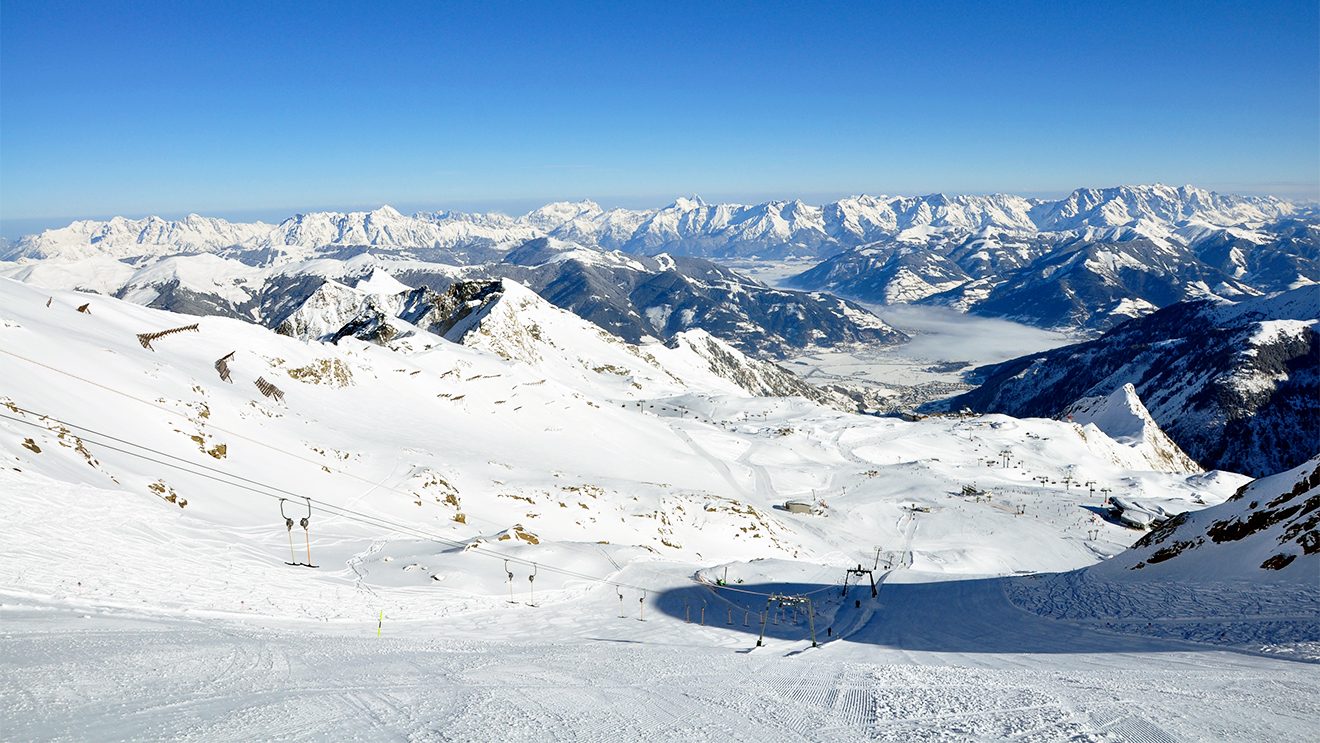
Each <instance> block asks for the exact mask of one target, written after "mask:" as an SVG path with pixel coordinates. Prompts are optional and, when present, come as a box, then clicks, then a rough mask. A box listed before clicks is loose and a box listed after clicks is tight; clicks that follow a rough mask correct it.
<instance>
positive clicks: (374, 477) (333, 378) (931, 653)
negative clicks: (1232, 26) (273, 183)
mask: <svg viewBox="0 0 1320 743" xmlns="http://www.w3.org/2000/svg"><path fill="white" fill-rule="evenodd" d="M509 294H511V295H513V296H512V298H511V299H510V304H507V305H505V306H503V307H495V308H487V310H488V311H487V310H483V312H486V314H484V315H482V317H481V318H478V320H480V321H479V322H477V324H476V326H475V327H477V328H478V329H479V328H481V327H484V328H486V330H487V332H485V333H482V332H470V333H467V334H466V335H464V337H463V340H462V343H454V342H450V341H448V340H445V339H443V338H441V337H439V336H435V335H431V334H429V333H426V332H424V331H420V330H419V331H415V332H412V331H410V333H409V334H408V335H406V337H403V338H402V339H401V340H398V341H397V342H395V343H393V344H387V345H391V346H392V347H386V346H382V345H375V344H371V343H367V342H364V341H361V340H358V339H356V338H352V337H347V338H344V339H343V340H341V341H340V343H339V344H338V345H331V344H327V343H320V342H315V341H306V340H300V339H297V338H292V337H287V336H281V335H277V334H275V333H273V332H271V331H269V330H266V329H264V328H261V327H259V326H256V325H252V324H249V323H245V322H242V321H240V320H234V319H226V318H215V317H202V318H198V317H195V316H189V315H176V314H172V313H168V312H163V311H159V310H154V309H149V308H146V307H141V306H137V305H134V304H130V303H128V302H124V301H119V300H114V299H110V298H107V297H103V296H95V295H87V294H80V293H77V292H65V291H55V292H50V291H44V290H41V289H39V288H36V287H34V286H31V285H26V284H22V283H19V282H16V281H11V280H8V279H0V457H2V459H0V462H2V463H3V464H2V466H0V497H3V501H2V502H3V504H4V505H3V508H4V513H3V520H2V522H0V523H3V526H2V527H0V544H2V545H3V547H0V671H2V673H0V731H3V737H5V738H12V739H15V740H45V739H61V740H64V739H68V740H82V739H97V740H121V739H134V740H140V739H198V740H251V739H297V740H302V739H362V740H393V739H407V740H583V739H585V740H649V739H656V738H659V737H662V736H663V737H676V738H679V739H685V740H757V741H764V740H796V739H806V740H903V741H909V740H969V739H971V740H1003V739H1016V740H1061V739H1071V740H1113V741H1122V740H1131V741H1169V740H1207V739H1228V740H1298V739H1305V738H1308V737H1312V736H1313V735H1314V733H1315V731H1316V730H1317V727H1318V726H1320V704H1317V702H1316V700H1317V699H1320V675H1317V674H1316V673H1315V666H1314V663H1312V662H1309V660H1311V659H1314V658H1315V657H1316V656H1317V654H1316V652H1315V647H1316V643H1317V642H1320V620H1317V609H1318V608H1320V602H1318V600H1317V593H1318V592H1317V591H1316V590H1310V589H1314V588H1315V582H1316V581H1315V578H1316V575H1317V573H1316V570H1315V568H1316V562H1315V556H1314V555H1306V556H1303V557H1300V558H1298V562H1297V563H1296V564H1295V565H1294V566H1293V567H1292V568H1290V570H1289V572H1288V573H1287V576H1286V577H1287V578H1288V579H1289V580H1290V581H1291V582H1284V583H1279V582H1278V580H1282V578H1279V576H1274V577H1275V579H1276V581H1275V587H1274V588H1267V589H1262V590H1261V591H1259V592H1257V591H1256V588H1255V586H1256V585H1257V584H1259V583H1264V582H1268V581H1264V580H1263V579H1262V580H1259V581H1256V580H1254V579H1253V576H1255V575H1256V574H1255V573H1251V572H1247V573H1245V574H1235V576H1234V580H1235V583H1234V584H1233V585H1234V586H1236V588H1231V587H1230V588H1222V587H1221V589H1220V594H1219V598H1220V599H1222V600H1223V601H1224V602H1225V605H1226V606H1231V607H1233V614H1232V616H1231V617H1223V616H1220V617H1218V620H1219V621H1220V623H1221V624H1223V623H1228V622H1232V623H1235V624H1242V623H1249V624H1251V625H1252V626H1253V627H1254V628H1255V630H1254V631H1252V632H1244V631H1223V632H1219V633H1216V632H1214V631H1213V628H1214V626H1215V624H1216V621H1217V620H1216V616H1213V615H1210V614H1205V615H1202V616H1201V617H1200V621H1199V623H1197V624H1196V626H1195V627H1194V628H1192V629H1190V630H1188V631H1186V632H1180V631H1178V630H1177V629H1176V627H1175V628H1174V629H1170V626H1171V623H1170V622H1169V621H1167V620H1169V619H1177V618H1178V616H1181V617H1183V618H1186V616H1187V615H1185V614H1184V615H1178V616H1169V615H1158V616H1157V615H1152V614H1149V611H1150V607H1151V606H1153V605H1156V604H1157V603H1158V602H1147V603H1146V604H1143V606H1144V607H1145V608H1144V609H1143V611H1147V614H1138V613H1132V614H1131V616H1129V617H1126V619H1133V618H1134V617H1135V618H1136V619H1133V621H1123V622H1117V621H1110V619H1112V618H1106V619H1105V620H1104V621H1090V620H1089V619H1088V618H1087V617H1083V616H1081V615H1079V614H1077V612H1074V613H1073V614H1068V612H1067V611H1058V612H1055V611H1052V610H1051V609H1050V608H1049V607H1050V606H1056V607H1064V608H1070V607H1074V604H1075V602H1074V599H1079V600H1080V599H1085V600H1087V601H1090V600H1092V597H1093V596H1094V594H1092V593H1085V592H1083V591H1081V590H1078V591H1074V592H1071V593H1070V592H1069V591H1068V590H1066V587H1064V588H1061V586H1063V585H1064V584H1061V583H1059V582H1058V581H1057V580H1055V579H1051V578H1036V577H1035V574H1038V573H1062V574H1063V575H1082V576H1087V575H1088V574H1089V571H1086V570H1081V572H1080V573H1075V572H1074V573H1070V572H1066V571H1078V570H1079V569H1083V568H1088V567H1089V566H1092V565H1096V564H1097V563H1099V564H1100V567H1108V564H1107V563H1103V562H1102V561H1104V560H1106V559H1108V558H1110V557H1113V556H1115V555H1119V554H1120V553H1123V551H1124V550H1125V549H1127V548H1128V547H1129V546H1130V545H1131V544H1132V543H1133V542H1134V541H1135V540H1136V539H1137V538H1138V537H1139V536H1141V533H1140V532H1136V531H1133V530H1130V529H1128V528H1126V527H1123V526H1121V525H1119V524H1118V523H1117V522H1116V521H1115V520H1113V519H1112V518H1111V517H1109V516H1108V514H1107V512H1106V510H1105V509H1104V507H1103V505H1102V501H1103V500H1104V499H1105V498H1106V497H1107V496H1110V495H1113V496H1119V497H1122V498H1125V499H1128V500H1137V501H1140V502H1141V503H1143V504H1148V505H1152V506H1158V507H1159V508H1161V509H1162V510H1164V511H1167V512H1169V513H1182V512H1185V511H1194V510H1199V509H1203V508H1206V507H1207V506H1214V505H1215V504H1221V503H1225V502H1226V501H1228V499H1229V498H1230V496H1232V495H1233V493H1234V492H1235V491H1237V490H1238V489H1239V488H1240V487H1241V486H1243V485H1244V484H1246V483H1247V482H1248V479H1247V478H1245V477H1242V476H1239V475H1234V474H1232V473H1225V472H1211V473H1194V474H1188V473H1185V472H1183V473H1179V472H1166V471H1161V470H1162V469H1170V468H1168V467H1160V466H1158V465H1159V461H1160V460H1159V457H1158V452H1156V453H1155V454H1149V452H1147V451H1146V449H1143V448H1142V447H1143V446H1146V447H1147V448H1149V446H1148V445H1149V444H1150V442H1152V441H1162V439H1159V436H1162V434H1160V433H1159V432H1158V428H1155V427H1154V423H1153V421H1150V420H1149V416H1143V415H1142V413H1143V412H1144V411H1143V410H1141V409H1138V408H1137V407H1136V405H1138V404H1139V402H1138V403H1133V404H1132V405H1129V406H1128V407H1126V408H1124V410H1127V411H1128V412H1129V413H1131V414H1132V415H1135V416H1137V417H1136V420H1138V422H1139V424H1140V425H1141V426H1145V428H1143V429H1142V430H1141V435H1140V436H1139V437H1137V438H1133V437H1131V436H1121V435H1120V434H1118V433H1115V434H1114V435H1119V436H1120V438H1126V439H1129V440H1126V441H1121V440H1115V439H1114V438H1111V437H1110V434H1109V433H1107V432H1106V431H1105V430H1104V429H1105V425H1104V423H1105V421H1106V420H1108V419H1109V418H1112V416H1108V417H1107V416H1103V415H1098V416H1096V419H1095V422H1094V423H1091V424H1088V425H1086V426H1083V425H1080V424H1077V423H1072V422H1068V421H1058V420H1046V419H1014V418H1010V417H1007V416H1001V415H987V416H979V417H967V418H958V417H936V418H930V419H927V420H922V421H918V422H906V421H902V420H898V419H895V418H879V417H870V416H859V415H853V414H847V413H842V412H839V411H837V410H834V409H831V408H827V407H822V406H820V405H818V404H816V403H813V402H810V401H808V400H805V399H802V398H780V397H758V396H755V395H753V394H752V392H750V391H748V390H747V388H746V386H745V384H744V383H740V382H738V381H736V380H732V379H729V378H726V377H724V376H722V372H723V373H727V372H728V370H729V369H739V370H742V369H745V368H749V367H745V366H742V365H740V363H731V364H728V365H725V366H721V365H718V364H714V363H711V364H710V366H709V367H708V368H702V364H703V363H707V361H708V360H707V359H706V358H705V357H703V356H701V355H700V354H698V353H696V352H695V351H693V350H692V347H691V346H689V347H686V348H685V347H683V346H680V347H677V348H656V349H652V350H653V351H654V353H653V357H652V358H651V359H649V360H648V359H641V358H640V357H639V356H637V355H636V353H634V352H633V351H628V350H627V349H628V348H631V347H628V346H626V345H624V344H621V343H618V342H615V341H613V340H611V339H609V338H608V337H604V338H603V337H601V335H602V334H597V333H596V331H594V330H593V331H592V332H591V333H588V332H584V331H583V327H582V325H581V324H580V322H581V321H580V320H578V318H576V317H575V316H573V315H570V314H568V313H566V312H563V311H561V310H558V309H556V308H554V307H553V306H550V305H549V304H548V303H545V302H538V301H535V295H531V296H528V295H530V294H531V293H530V292H528V293H527V294H523V293H520V292H518V291H516V290H514V291H511V292H509ZM84 303H86V304H87V309H88V312H78V311H76V309H75V308H77V307H79V306H81V305H83V304H84ZM506 312H507V313H512V314H505V313H506ZM482 322H487V323H489V324H486V325H482V324H481V323H482ZM193 323H197V325H198V327H197V329H196V330H195V331H194V330H180V331H178V332H175V333H171V334H169V335H165V336H160V337H158V338H155V339H153V340H150V341H149V344H150V346H151V347H150V348H147V347H146V344H144V343H143V342H141V341H140V340H139V338H138V337H136V335H137V334H139V333H159V332H161V331H164V330H169V329H174V328H180V327H182V326H188V325H192V324H193ZM533 328H535V330H532V329H533ZM501 351H503V352H501ZM231 352H233V353H232V356H230V355H229V354H230V353H231ZM723 353H725V354H727V355H728V358H729V359H733V360H734V361H738V359H737V357H736V356H735V354H737V352H736V351H733V350H732V349H731V348H726V349H725V350H724V351H723ZM222 357H223V358H225V359H226V362H225V364H223V365H218V361H219V360H220V359H222ZM222 366H223V368H224V369H225V370H226V373H227V374H228V377H229V380H228V381H226V380H225V379H223V378H222V373H221V367H222ZM259 379H260V380H261V381H262V382H263V384H264V385H274V389H276V390H278V393H279V394H278V395H275V396H273V397H272V396H268V395H266V394H263V392H262V391H261V386H259V385H258V384H257V382H258V380H259ZM265 388H266V389H267V390H270V389H271V388H270V387H269V386H266V387H265ZM272 394H274V393H272ZM1124 404H1125V405H1126V404H1127V402H1126V401H1124ZM1123 420H1125V421H1126V420H1129V418H1125V419H1123ZM1127 433H1130V432H1127ZM1143 464H1149V465H1150V466H1148V467H1143V466H1141V465H1143ZM308 498H310V518H309V523H308V528H307V529H306V530H304V529H303V527H302V526H301V525H300V523H299V520H300V519H301V518H302V517H304V516H306V515H308V513H309V511H308V501H307V500H306V499H308ZM281 499H283V501H282V500H281ZM788 501H804V502H806V503H808V504H810V505H811V507H812V509H813V510H814V511H815V513H794V512H791V511H789V510H786V509H785V508H784V506H785V503H786V502H788ZM1234 503H1235V502H1229V503H1227V504H1226V505H1228V506H1232V505H1234ZM281 507H282V508H283V509H284V514H283V515H282V514H281ZM1206 513H1207V514H1208V512H1206ZM286 516H287V517H289V518H291V522H290V523H289V524H288V525H287V527H286V522H285V517H286ZM281 530H283V531H281ZM307 561H310V562H312V563H314V564H316V565H318V566H319V567H317V568H315V569H312V568H308V567H305V566H300V565H296V564H295V565H289V564H287V563H290V562H292V563H299V562H307ZM854 567H860V568H863V569H869V570H871V571H872V572H871V574H870V578H874V579H875V581H876V583H877V593H878V595H877V596H876V597H875V598H873V597H872V595H871V590H870V585H869V578H868V577H865V576H849V584H850V585H851V587H850V588H849V589H848V593H847V596H846V597H845V596H844V595H843V582H844V578H845V574H846V571H847V570H848V569H849V568H854ZM1308 569H1309V572H1307V571H1308ZM1111 572H1114V571H1111ZM1129 574H1130V575H1139V573H1134V572H1133V571H1124V574H1123V575H1121V576H1119V577H1118V578H1113V576H1109V577H1110V578H1112V581H1119V582H1117V583H1113V582H1111V584H1112V585H1117V586H1122V585H1123V584H1122V583H1121V581H1122V580H1128V578H1127V577H1126V576H1127V575H1129ZM529 577H530V578H532V579H531V580H529ZM1133 580H1135V579H1133ZM1142 580H1144V578H1143V579H1142ZM858 581H860V585H859V584H858ZM1132 585H1133V586H1134V587H1135V588H1134V590H1136V591H1138V592H1142V591H1146V590H1148V589H1147V588H1146V587H1145V586H1147V585H1148V584H1146V583H1133V584H1132ZM1042 586H1047V587H1048V590H1046V588H1041V587H1042ZM1189 590H1191V589H1189ZM1225 590H1231V591H1232V593H1229V594H1225V593H1224V592H1223V591H1225ZM1191 592H1192V593H1195V591H1194V590H1192V591H1191ZM772 595H776V596H777V595H791V596H800V597H803V599H804V601H805V599H808V598H809V599H810V600H811V613H810V614H809V615H808V613H807V612H805V611H804V610H802V609H799V608H796V607H794V606H791V605H790V606H780V604H781V603H784V602H783V601H782V600H779V599H774V600H771V599H770V596H772ZM1253 596H1256V597H1257V600H1255V601H1251V600H1247V598H1250V597H1253ZM1244 597H1246V598H1244ZM1210 600H1211V599H1209V598H1207V597H1206V595H1201V598H1199V599H1197V601H1198V602H1199V603H1197V602H1193V601H1192V600H1191V599H1188V600H1187V601H1186V602H1183V603H1178V604H1176V605H1175V606H1174V610H1176V611H1183V610H1189V609H1191V608H1200V607H1204V605H1205V604H1206V603H1207V602H1209V601H1210ZM1074 608H1075V607H1074ZM1253 612H1254V613H1253ZM762 618H764V630H762ZM1090 618H1091V619H1094V615H1091V616H1090ZM1137 620H1140V621H1137ZM1143 622H1144V623H1145V624H1144V625H1143ZM1279 623H1282V625H1280V624H1279ZM1277 626H1284V627H1285V629H1284V630H1280V631H1274V630H1272V629H1271V628H1274V627H1277ZM1208 628H1209V629H1208ZM813 629H814V632H815V640H816V642H817V644H818V645H819V647H812V645H813V643H812V640H811V634H812V630H813ZM762 634H763V636H764V640H763V644H762V645H761V646H760V647H757V641H758V637H761V636H762Z"/></svg>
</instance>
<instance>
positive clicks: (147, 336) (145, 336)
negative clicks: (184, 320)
mask: <svg viewBox="0 0 1320 743" xmlns="http://www.w3.org/2000/svg"><path fill="white" fill-rule="evenodd" d="M185 330H190V331H192V332H194V333H197V332H200V331H199V330H198V329H197V323H193V324H192V325H184V326H182V327H178V328H170V329H169V330H162V331H160V332H158V333H138V337H137V339H138V343H141V344H142V347H143V348H145V349H147V350H148V351H155V350H156V349H154V348H152V347H151V342H152V341H154V340H156V339H157V338H163V337H165V336H167V335H170V334H171V333H182V332H183V331H185Z"/></svg>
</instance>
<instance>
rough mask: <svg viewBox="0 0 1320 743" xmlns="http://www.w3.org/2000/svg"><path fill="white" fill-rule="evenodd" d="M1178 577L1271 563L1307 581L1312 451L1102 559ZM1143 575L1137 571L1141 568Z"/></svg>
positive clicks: (1315, 494) (1316, 537)
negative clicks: (1307, 457)
mask: <svg viewBox="0 0 1320 743" xmlns="http://www.w3.org/2000/svg"><path fill="white" fill-rule="evenodd" d="M1122 569H1127V570H1146V569H1149V572H1150V574H1151V575H1161V576H1175V575H1176V576H1177V577H1179V578H1180V579H1183V580H1192V579H1201V580H1204V579H1212V580H1225V579H1231V578H1253V577H1261V576H1266V575H1268V572H1262V571H1277V572H1278V573H1279V574H1280V575H1281V576H1285V577H1289V578H1291V579H1293V580H1295V581H1296V582H1297V583H1299V584H1302V585H1309V587H1310V588H1315V587H1316V586H1315V580H1316V576H1317V575H1320V455H1317V456H1315V457H1312V458H1311V459H1310V460H1308V461H1306V462H1305V463H1303V464H1302V465H1300V466H1298V467H1294V468H1293V469H1291V470H1288V471H1287V472H1280V473H1279V474H1277V475H1272V476H1270V477H1265V478H1262V479H1259V480H1255V481H1253V482H1252V483H1250V484H1248V485H1243V486H1242V487H1241V488H1240V489H1239V490H1238V491H1237V492H1236V493H1234V494H1233V497H1232V498H1229V500H1228V501H1227V502H1226V503H1222V504H1220V505H1218V506H1215V507H1213V508H1207V509H1205V510H1204V511H1197V512H1190V511H1189V512H1187V513H1186V514H1183V515H1180V516H1178V517H1177V518H1174V519H1172V520H1170V521H1169V522H1168V523H1166V524H1164V525H1163V526H1161V527H1160V528H1158V529H1156V530H1154V531H1152V532H1151V533H1150V534H1147V535H1146V536H1144V537H1142V538H1141V540H1140V541H1138V542H1137V543H1136V544H1135V545H1133V547H1132V549H1130V550H1128V551H1126V552H1124V553H1123V554H1122V555H1120V556H1118V557H1117V558H1115V559H1114V560H1112V561H1110V562H1109V563H1107V564H1106V565H1105V566H1104V571H1103V572H1105V573H1107V574H1110V575H1113V574H1114V573H1115V571H1118V570H1122ZM1143 575H1144V574H1143Z"/></svg>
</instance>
